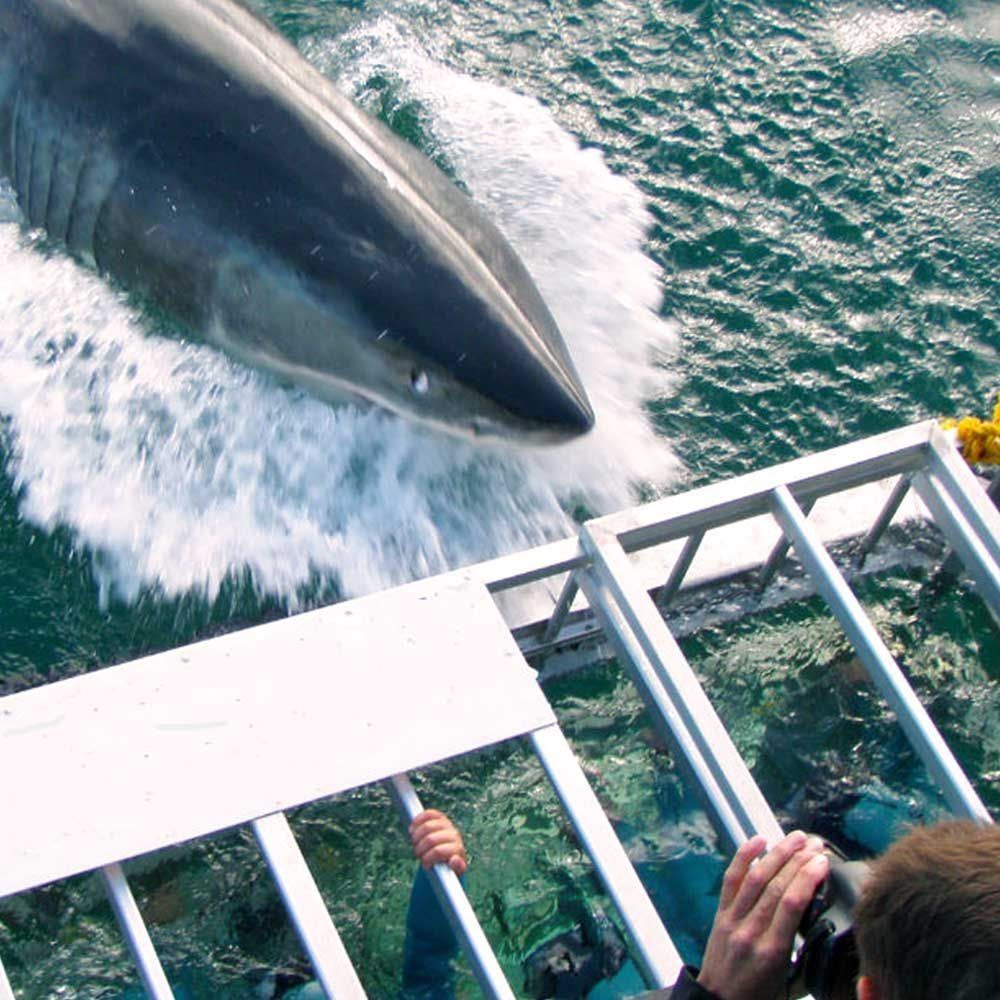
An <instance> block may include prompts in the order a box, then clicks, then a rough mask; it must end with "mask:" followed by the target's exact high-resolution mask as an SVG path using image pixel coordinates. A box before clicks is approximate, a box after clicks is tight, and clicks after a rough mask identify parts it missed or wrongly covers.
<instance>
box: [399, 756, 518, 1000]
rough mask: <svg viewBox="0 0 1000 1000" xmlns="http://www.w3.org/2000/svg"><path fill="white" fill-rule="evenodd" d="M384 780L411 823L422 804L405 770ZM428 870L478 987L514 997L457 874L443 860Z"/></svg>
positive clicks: (499, 999)
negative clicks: (442, 862) (404, 772)
mask: <svg viewBox="0 0 1000 1000" xmlns="http://www.w3.org/2000/svg"><path fill="white" fill-rule="evenodd" d="M386 784H387V785H388V788H389V790H390V792H391V793H392V797H393V800H394V801H395V802H396V806H397V808H398V809H399V812H400V815H401V816H402V817H403V819H404V822H406V823H407V824H409V823H411V822H412V821H413V820H414V819H416V817H417V816H418V815H419V814H420V813H421V812H422V811H423V806H422V805H421V803H420V799H419V798H418V796H417V793H416V792H415V791H414V789H413V785H412V784H411V783H410V779H409V778H408V777H407V776H406V775H405V774H396V775H393V777H392V778H391V779H390V780H389V781H388V782H387V783H386ZM430 874H431V885H432V886H433V887H434V893H435V895H436V896H437V898H438V902H439V903H440V904H441V908H442V909H443V910H444V912H445V914H446V915H447V917H448V921H449V923H450V924H451V927H452V930H453V931H454V933H455V936H456V937H457V938H458V940H459V942H461V945H462V949H463V951H464V952H465V957H466V958H467V959H468V961H469V964H470V965H471V966H472V971H473V973H474V974H475V977H476V981H477V982H478V983H479V987H480V989H481V990H482V991H483V993H484V994H485V995H486V996H488V997H493V998H495V1000H514V991H513V990H512V989H511V988H510V983H508V982H507V977H506V976H505V975H504V974H503V969H501V968H500V963H499V962H498V961H497V957H496V955H495V954H494V952H493V949H492V948H491V947H490V943H489V940H488V939H487V937H486V935H485V934H484V933H483V928H482V926H481V925H480V923H479V920H478V919H477V918H476V914H475V911H474V910H473V909H472V905H471V904H470V903H469V898H468V896H466V895H465V890H464V889H463V888H462V883H461V882H459V880H458V876H457V875H456V874H455V873H454V872H453V871H452V870H451V869H450V868H449V867H448V866H447V865H445V864H436V865H434V867H433V868H432V869H431V873H430Z"/></svg>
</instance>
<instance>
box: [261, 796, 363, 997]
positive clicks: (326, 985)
mask: <svg viewBox="0 0 1000 1000" xmlns="http://www.w3.org/2000/svg"><path fill="white" fill-rule="evenodd" d="M253 832H254V835H255V836H256V837H257V842H258V843H259V844H260V847H261V851H262V853H263V854H264V857H265V859H266V860H267V864H268V867H269V868H270V869H271V874H272V875H273V876H274V881H275V883H276V884H277V886H278V890H279V891H280V892H281V896H282V898H283V899H284V901H285V906H286V907H287V908H288V913H289V915H290V916H291V918H292V922H293V923H294V924H295V929H296V931H298V935H299V940H301V942H302V944H303V947H304V948H305V950H306V954H308V956H309V961H310V962H311V963H312V967H313V972H314V973H315V975H316V979H317V980H318V981H319V984H320V986H321V987H322V988H323V992H324V993H325V994H326V995H327V996H328V997H329V998H330V1000H364V998H365V991H364V987H363V986H362V985H361V980H360V979H358V974H357V973H356V972H355V971H354V966H353V965H352V964H351V959H350V957H349V956H348V954H347V949H346V948H345V947H344V942H343V941H341V939H340V935H339V934H338V933H337V928H336V927H335V926H334V924H333V920H332V919H331V918H330V912H329V910H327V908H326V903H324V902H323V897H322V896H321V895H320V892H319V889H318V888H317V886H316V883H315V881H313V877H312V874H311V873H310V871H309V866H308V865H307V864H306V859H305V858H304V857H303V856H302V850H301V849H300V848H299V843H298V841H297V840H296V839H295V834H294V833H292V828H291V827H290V826H289V825H288V820H287V819H286V817H285V814H284V813H274V814H272V815H270V816H262V817H261V818H260V819H257V820H254V822H253Z"/></svg>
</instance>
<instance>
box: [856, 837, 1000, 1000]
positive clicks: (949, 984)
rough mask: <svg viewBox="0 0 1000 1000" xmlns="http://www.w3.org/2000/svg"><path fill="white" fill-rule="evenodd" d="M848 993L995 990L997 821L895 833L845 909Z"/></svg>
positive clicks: (965, 995) (896, 997) (897, 996)
mask: <svg viewBox="0 0 1000 1000" xmlns="http://www.w3.org/2000/svg"><path fill="white" fill-rule="evenodd" d="M854 934H855V938H856V940H857V945H858V953H859V957H860V963H861V979H860V980H859V983H858V1000H931V998H934V1000H939V998H940V997H948V998H949V1000H991V998H992V1000H997V998H1000V827H996V826H979V825H977V824H975V823H971V822H963V821H959V822H946V823H938V824H936V825H934V826H929V827H923V828H920V829H917V830H914V831H912V832H911V833H908V834H907V835H906V836H905V837H903V838H902V839H901V840H899V841H897V842H896V843H895V844H894V845H893V846H892V847H891V848H890V849H889V850H888V851H887V852H886V853H885V854H884V855H883V856H882V857H881V858H879V859H878V860H877V861H876V862H874V865H873V871H872V875H871V877H870V879H869V880H868V881H867V882H866V884H865V887H864V890H863V892H862V894H861V900H860V902H859V903H858V906H857V908H856V910H855V913H854Z"/></svg>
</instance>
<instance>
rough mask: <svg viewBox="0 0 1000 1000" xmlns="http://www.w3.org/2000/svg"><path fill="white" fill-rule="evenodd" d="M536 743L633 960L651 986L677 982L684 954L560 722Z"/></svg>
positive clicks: (535, 735) (533, 739) (536, 733)
mask: <svg viewBox="0 0 1000 1000" xmlns="http://www.w3.org/2000/svg"><path fill="white" fill-rule="evenodd" d="M531 742H532V745H533V746H534V748H535V753H537V754H538V758H539V760H541V762H542V766H543V767H544V768H545V772H546V774H548V776H549V780H550V781H551V782H552V787H553V788H554V789H555V790H556V794H557V795H558V796H559V798H560V800H561V801H562V804H563V808H564V809H565V810H566V812H567V813H568V814H569V817H570V819H571V820H572V822H573V828H574V829H575V830H576V834H577V836H578V837H579V838H580V842H581V843H582V844H583V847H584V850H586V852H587V854H588V855H590V858H591V860H592V861H593V862H594V865H595V867H596V868H597V872H598V874H599V875H600V876H601V881H602V882H603V883H604V887H605V889H607V892H608V895H609V896H611V898H612V900H613V901H614V903H615V906H616V907H617V909H618V912H619V914H620V915H621V917H622V920H623V921H624V922H625V927H626V929H627V931H628V934H629V937H630V939H631V940H632V943H633V944H634V945H635V952H634V954H633V958H634V959H635V961H636V964H637V965H638V966H639V968H640V969H641V970H642V973H643V976H644V977H645V979H646V982H647V983H648V984H649V985H650V986H652V987H663V986H672V985H673V984H674V981H675V980H676V979H677V976H678V973H679V972H680V970H681V965H682V962H681V958H680V955H679V954H678V953H677V949H676V948H675V947H674V943H673V941H672V940H671V939H670V935H669V934H668V933H667V931H666V929H665V928H664V926H663V923H662V921H661V920H660V918H659V915H658V914H657V912H656V910H655V909H654V907H653V904H652V902H651V901H650V899H649V896H648V895H647V893H646V890H645V889H644V888H643V885H642V883H641V882H640V881H639V876H638V875H637V874H636V871H635V868H633V867H632V862H631V861H629V859H628V855H627V854H626V853H625V849H624V848H623V847H622V845H621V841H620V840H619V839H618V838H617V837H616V836H615V832H614V830H613V829H612V827H611V823H610V822H609V821H608V817H607V816H605V815H604V810H603V809H602V808H601V804H600V802H599V801H598V799H597V796H596V795H595V794H594V790H593V789H592V788H591V787H590V785H589V784H588V782H587V779H586V777H584V774H583V771H581V770H580V765H579V763H578V762H577V759H576V757H575V756H573V751H572V750H571V749H570V746H569V744H568V743H567V742H566V737H565V736H563V734H562V730H561V729H560V728H559V727H558V726H555V725H553V726H547V727H545V728H544V729H536V730H535V731H534V732H533V733H532V734H531Z"/></svg>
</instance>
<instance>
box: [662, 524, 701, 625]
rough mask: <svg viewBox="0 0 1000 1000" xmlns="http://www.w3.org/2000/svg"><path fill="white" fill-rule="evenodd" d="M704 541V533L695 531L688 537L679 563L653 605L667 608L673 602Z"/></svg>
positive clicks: (678, 560)
mask: <svg viewBox="0 0 1000 1000" xmlns="http://www.w3.org/2000/svg"><path fill="white" fill-rule="evenodd" d="M704 540H705V532H704V531H695V532H693V533H692V534H691V535H690V536H689V537H688V540H687V541H686V542H685V543H684V548H683V549H681V554H680V555H679V556H678V557H677V561H676V562H675V563H674V565H673V566H672V567H671V568H670V576H668V577H667V579H666V582H665V583H664V584H663V586H662V587H660V589H659V590H657V591H656V593H654V594H653V603H654V604H655V605H656V606H657V607H658V608H665V607H666V606H667V605H668V604H669V603H670V602H671V601H672V600H673V597H674V594H676V593H677V591H678V590H680V587H681V584H682V583H683V582H684V577H685V576H686V575H687V571H688V570H689V569H690V568H691V563H693V562H694V557H695V556H696V555H697V554H698V549H700V548H701V543H702V542H703V541H704Z"/></svg>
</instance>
